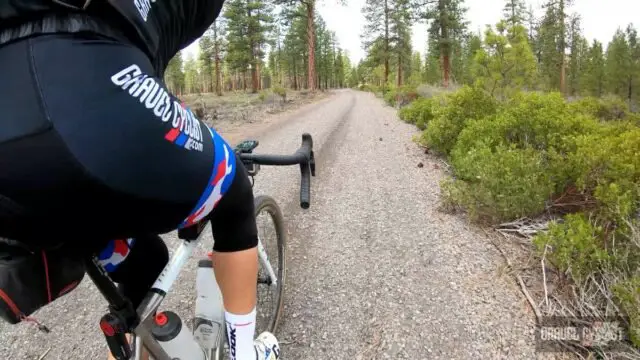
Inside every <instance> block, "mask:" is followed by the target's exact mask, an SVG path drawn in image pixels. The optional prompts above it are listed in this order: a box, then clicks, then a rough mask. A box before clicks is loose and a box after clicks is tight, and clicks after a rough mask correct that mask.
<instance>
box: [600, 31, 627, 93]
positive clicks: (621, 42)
mask: <svg viewBox="0 0 640 360" xmlns="http://www.w3.org/2000/svg"><path fill="white" fill-rule="evenodd" d="M630 56H631V53H630V49H629V43H628V42H627V37H626V34H625V33H624V32H623V31H622V30H621V29H618V30H617V31H616V33H615V34H614V36H613V40H612V41H611V42H610V43H609V46H608V47H607V58H606V59H607V60H606V65H605V70H606V77H607V90H608V91H609V92H611V93H613V94H615V95H618V96H620V97H623V98H624V97H627V93H628V91H629V81H628V79H629V74H630V72H631V58H630Z"/></svg>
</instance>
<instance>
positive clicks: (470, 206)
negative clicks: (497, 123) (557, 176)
mask: <svg viewBox="0 0 640 360" xmlns="http://www.w3.org/2000/svg"><path fill="white" fill-rule="evenodd" d="M452 164H453V166H454V173H455V175H456V176H457V177H458V180H457V181H456V184H458V185H456V186H455V187H454V188H449V189H448V190H447V193H446V195H447V196H449V197H450V198H449V199H448V200H447V201H448V202H449V203H455V204H458V205H460V206H462V207H464V208H466V209H467V210H468V211H469V214H470V215H471V217H472V218H473V219H475V220H479V221H488V222H491V223H495V222H500V221H505V220H513V219H514V218H519V217H522V216H535V215H537V214H539V213H540V212H542V211H543V210H544V208H545V205H546V201H547V200H548V199H549V197H550V196H551V194H552V193H553V182H552V181H551V179H550V177H549V175H548V174H547V172H546V167H545V162H544V157H543V156H542V154H541V153H540V152H539V151H536V150H534V149H517V148H514V147H507V146H503V145H499V146H496V147H494V148H493V149H492V148H490V147H488V146H477V147H475V148H473V149H472V150H471V151H470V152H469V153H467V154H466V155H465V156H463V157H459V158H457V159H456V160H455V162H452Z"/></svg>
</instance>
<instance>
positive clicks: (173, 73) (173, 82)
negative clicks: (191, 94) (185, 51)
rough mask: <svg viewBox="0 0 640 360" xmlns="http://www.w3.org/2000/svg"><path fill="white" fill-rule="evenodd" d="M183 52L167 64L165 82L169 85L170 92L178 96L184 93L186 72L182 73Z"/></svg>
mask: <svg viewBox="0 0 640 360" xmlns="http://www.w3.org/2000/svg"><path fill="white" fill-rule="evenodd" d="M182 64H183V61H182V51H179V52H178V53H177V54H176V55H175V56H174V57H173V58H172V59H171V60H169V63H168V64H167V69H166V70H165V73H164V81H165V83H166V84H167V87H168V88H169V90H170V91H171V92H172V93H174V94H176V95H181V94H182V93H183V92H184V90H185V89H184V85H185V84H184V80H185V79H184V72H183V71H182Z"/></svg>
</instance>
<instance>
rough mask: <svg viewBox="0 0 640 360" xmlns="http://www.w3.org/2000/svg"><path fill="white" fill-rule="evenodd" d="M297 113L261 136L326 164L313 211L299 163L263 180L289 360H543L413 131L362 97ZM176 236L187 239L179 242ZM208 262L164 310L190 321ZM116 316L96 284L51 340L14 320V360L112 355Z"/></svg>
mask: <svg viewBox="0 0 640 360" xmlns="http://www.w3.org/2000/svg"><path fill="white" fill-rule="evenodd" d="M286 116H287V119H284V120H282V119H281V120H279V123H278V125H277V126H272V127H270V128H269V129H266V130H265V132H264V133H262V134H260V135H259V136H256V137H257V139H258V140H259V141H260V146H259V147H258V150H259V151H258V152H277V153H291V152H293V151H294V150H295V149H296V148H297V147H298V146H299V145H300V141H301V134H302V132H309V133H311V134H312V135H313V138H314V147H315V150H316V157H317V162H318V169H317V176H316V178H314V179H313V180H312V203H311V208H310V209H308V210H302V209H300V207H299V205H298V204H299V198H298V197H299V193H298V191H299V169H298V168H296V167H289V168H282V167H278V168H267V167H263V168H262V171H261V173H260V174H259V176H258V177H257V178H256V186H255V191H256V194H269V195H271V196H273V197H274V198H275V199H276V200H277V201H278V202H279V204H280V205H281V207H282V208H283V211H284V214H285V220H286V221H287V224H288V227H289V229H288V231H289V243H288V248H287V251H288V257H287V261H288V264H287V265H288V269H287V271H288V274H287V279H286V288H285V313H284V317H283V320H282V323H281V327H280V330H279V333H278V337H279V338H280V340H281V341H282V343H283V344H282V350H283V351H282V354H283V356H282V358H283V359H288V360H302V359H323V358H327V359H362V360H364V359H531V358H535V357H536V354H535V348H534V337H533V326H534V318H533V315H532V314H531V313H530V311H529V310H528V307H527V304H526V301H525V300H524V299H523V297H522V296H521V295H520V294H519V293H518V290H517V288H516V287H515V285H514V284H513V281H512V279H511V278H510V277H509V276H508V275H506V274H504V272H502V271H500V269H502V268H503V261H502V259H501V257H500V254H499V253H498V252H497V251H496V250H495V249H494V248H493V247H492V246H491V245H490V243H489V241H488V240H487V239H486V237H485V236H484V235H483V233H482V232H481V231H479V230H478V229H475V228H474V227H473V226H472V225H469V224H467V223H466V222H465V221H464V220H462V219H461V218H459V217H456V216H453V215H448V214H443V213H440V212H438V211H437V210H436V208H437V205H438V194H439V181H440V180H441V179H442V178H443V177H444V174H443V173H442V171H441V170H439V169H438V168H437V163H438V161H437V159H435V158H430V157H428V156H426V155H424V153H423V152H422V151H421V150H420V149H419V148H418V147H417V146H416V145H415V144H414V143H413V142H412V136H413V135H415V134H416V130H415V128H414V127H413V126H410V125H407V124H404V123H402V122H400V121H398V120H397V117H396V115H395V110H394V109H392V108H389V107H386V106H384V105H382V103H381V102H380V100H378V99H376V98H375V97H373V96H372V95H371V94H367V93H361V92H354V91H349V90H345V91H338V92H337V94H336V95H334V96H333V97H332V98H331V99H329V100H325V101H322V102H320V103H317V104H312V105H308V106H306V107H304V108H301V109H298V110H296V111H294V112H292V113H290V114H287V115H286ZM223 135H224V134H223ZM420 162H422V163H423V165H424V166H422V167H418V166H417V165H418V163H420ZM163 237H164V239H165V240H166V241H167V243H168V244H169V246H170V247H172V246H175V245H176V244H177V239H176V236H175V233H170V234H167V235H165V236H163ZM209 244H210V243H209V241H207V242H205V243H204V244H203V245H202V249H201V251H200V254H204V253H205V251H206V249H205V248H206V247H208V246H209ZM195 266H196V265H195V262H191V263H190V264H189V265H188V267H187V268H186V270H185V271H184V272H183V273H182V274H181V276H180V278H179V279H178V282H177V283H176V287H175V288H174V289H173V291H172V292H171V293H170V295H169V297H168V298H167V300H166V301H165V303H164V305H163V308H169V309H172V310H174V311H176V312H177V313H178V314H180V315H181V316H183V318H184V319H189V318H191V314H192V311H193V306H194V303H195V298H194V283H195ZM105 309H106V303H105V301H104V300H102V299H101V297H100V296H99V294H98V292H97V290H96V289H95V287H94V285H93V284H92V283H91V282H90V281H88V278H85V281H83V283H82V284H81V285H80V287H79V289H77V290H75V291H74V292H73V293H71V294H70V295H67V296H65V297H64V298H62V299H60V300H58V301H56V302H55V303H54V304H52V305H50V306H48V307H46V308H44V309H42V310H40V311H39V312H38V313H36V317H37V318H38V319H39V320H41V321H42V322H44V323H45V324H46V325H48V326H49V327H50V328H51V329H52V332H51V333H50V334H43V333H40V332H38V331H37V330H36V329H35V328H34V327H33V326H29V325H18V326H7V325H6V324H4V323H1V322H0V359H16V360H18V359H40V356H41V355H42V354H44V353H45V352H46V351H47V350H49V353H48V354H47V355H46V357H44V359H64V360H71V359H82V360H86V359H104V358H105V354H106V346H105V343H104V340H103V338H102V335H101V334H100V332H99V329H98V326H97V324H98V320H99V319H100V316H101V315H102V314H103V313H104V311H105Z"/></svg>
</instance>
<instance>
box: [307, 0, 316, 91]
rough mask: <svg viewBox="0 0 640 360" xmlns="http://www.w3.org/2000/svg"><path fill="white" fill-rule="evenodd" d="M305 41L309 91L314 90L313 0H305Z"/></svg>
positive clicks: (314, 37) (314, 43) (314, 42)
mask: <svg viewBox="0 0 640 360" xmlns="http://www.w3.org/2000/svg"><path fill="white" fill-rule="evenodd" d="M307 1H308V2H306V5H307V43H308V44H309V46H308V51H309V59H308V61H307V66H308V67H309V70H308V76H307V78H308V79H307V82H308V84H307V86H308V88H309V89H310V90H311V91H315V90H316V36H315V23H314V14H315V11H314V5H315V0H307Z"/></svg>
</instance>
